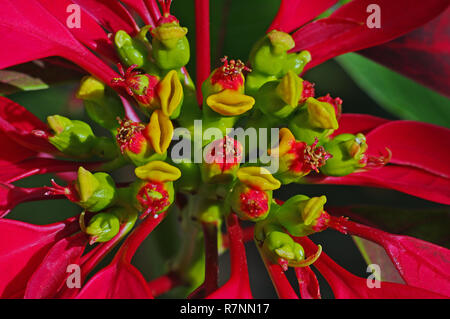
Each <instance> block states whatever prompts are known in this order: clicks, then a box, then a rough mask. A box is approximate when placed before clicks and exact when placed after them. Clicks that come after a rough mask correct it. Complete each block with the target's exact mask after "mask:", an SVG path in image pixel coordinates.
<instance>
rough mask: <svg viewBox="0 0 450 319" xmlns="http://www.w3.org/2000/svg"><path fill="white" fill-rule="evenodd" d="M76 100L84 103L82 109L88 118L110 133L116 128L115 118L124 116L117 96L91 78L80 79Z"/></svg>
mask: <svg viewBox="0 0 450 319" xmlns="http://www.w3.org/2000/svg"><path fill="white" fill-rule="evenodd" d="M77 98H79V99H82V100H83V101H84V107H85V109H86V113H87V114H88V115H89V117H90V118H91V119H92V120H93V121H94V122H96V123H98V124H99V125H101V126H103V127H104V128H106V129H108V130H110V131H113V130H116V129H117V128H118V126H119V124H118V123H117V120H116V119H117V117H119V118H123V117H124V116H125V111H124V108H123V105H122V102H121V101H120V99H119V98H118V97H117V94H116V93H113V92H112V91H111V90H110V89H109V88H108V87H106V86H105V84H104V83H102V82H101V81H99V80H97V79H96V78H94V77H92V76H85V77H83V78H82V79H81V85H80V88H79V89H78V91H77Z"/></svg>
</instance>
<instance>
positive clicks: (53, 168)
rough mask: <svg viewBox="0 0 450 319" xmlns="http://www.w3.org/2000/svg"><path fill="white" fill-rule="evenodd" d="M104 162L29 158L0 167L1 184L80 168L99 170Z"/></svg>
mask: <svg viewBox="0 0 450 319" xmlns="http://www.w3.org/2000/svg"><path fill="white" fill-rule="evenodd" d="M102 164H103V162H91V163H89V162H83V163H81V162H71V161H61V160H56V159H53V158H29V159H26V160H23V161H21V162H17V163H10V164H7V165H2V166H0V183H12V182H15V181H17V180H19V179H22V178H25V177H28V176H32V175H38V174H46V173H57V172H72V171H76V170H78V168H79V167H80V166H83V167H85V168H86V169H88V170H97V169H99V168H100V167H101V165H102Z"/></svg>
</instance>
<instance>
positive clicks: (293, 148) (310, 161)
mask: <svg viewBox="0 0 450 319" xmlns="http://www.w3.org/2000/svg"><path fill="white" fill-rule="evenodd" d="M317 143H318V140H317V139H316V140H315V141H314V143H313V144H312V145H308V144H306V143H305V142H301V141H296V140H295V137H294V135H292V133H291V131H289V129H287V128H282V129H281V130H280V135H279V143H278V147H276V148H273V149H271V150H269V154H270V155H272V156H276V157H278V158H279V169H278V171H277V172H276V174H275V177H276V178H277V179H279V180H280V181H281V182H282V183H283V184H289V183H292V182H298V181H299V180H300V179H301V178H302V177H303V176H305V175H307V174H309V173H310V172H311V171H316V172H319V168H320V167H322V166H323V165H325V163H326V162H327V160H329V159H330V158H331V155H330V154H329V153H327V152H326V151H325V149H324V147H322V146H317Z"/></svg>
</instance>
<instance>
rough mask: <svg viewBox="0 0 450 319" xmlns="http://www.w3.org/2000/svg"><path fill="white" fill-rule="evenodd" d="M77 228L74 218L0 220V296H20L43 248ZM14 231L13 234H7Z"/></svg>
mask: <svg viewBox="0 0 450 319" xmlns="http://www.w3.org/2000/svg"><path fill="white" fill-rule="evenodd" d="M77 230H79V225H78V223H77V220H76V218H69V219H67V220H65V221H62V222H58V223H55V224H51V225H44V226H37V225H31V224H27V223H23V222H19V221H15V220H7V219H1V220H0V242H1V245H0V278H1V280H0V296H1V298H21V297H23V295H24V292H25V288H26V286H27V283H28V281H29V279H30V277H31V276H32V274H33V273H34V272H35V270H36V265H39V264H40V263H41V262H42V260H43V259H44V257H45V256H46V254H47V252H48V251H49V250H50V249H51V248H52V247H53V245H54V244H56V243H57V242H58V241H60V240H61V239H63V238H65V237H67V236H70V235H71V234H73V233H74V232H76V231H77ZM11 234H14V236H11Z"/></svg>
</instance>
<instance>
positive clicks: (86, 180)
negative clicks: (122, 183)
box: [75, 166, 117, 212]
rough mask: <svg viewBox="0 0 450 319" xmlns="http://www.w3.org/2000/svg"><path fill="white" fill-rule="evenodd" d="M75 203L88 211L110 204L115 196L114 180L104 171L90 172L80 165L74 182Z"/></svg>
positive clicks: (100, 208) (101, 208)
mask: <svg viewBox="0 0 450 319" xmlns="http://www.w3.org/2000/svg"><path fill="white" fill-rule="evenodd" d="M75 189H76V191H77V193H78V202H77V204H78V205H80V206H81V207H83V208H84V209H86V210H88V211H90V212H98V211H101V210H103V209H105V208H107V207H109V206H111V205H112V204H113V203H114V202H115V200H116V197H117V190H116V186H115V184H114V180H113V179H112V177H111V176H109V175H108V174H106V173H101V172H100V173H95V174H92V173H91V172H89V171H88V170H85V169H84V168H83V167H81V166H80V168H79V169H78V177H77V180H76V182H75Z"/></svg>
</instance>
